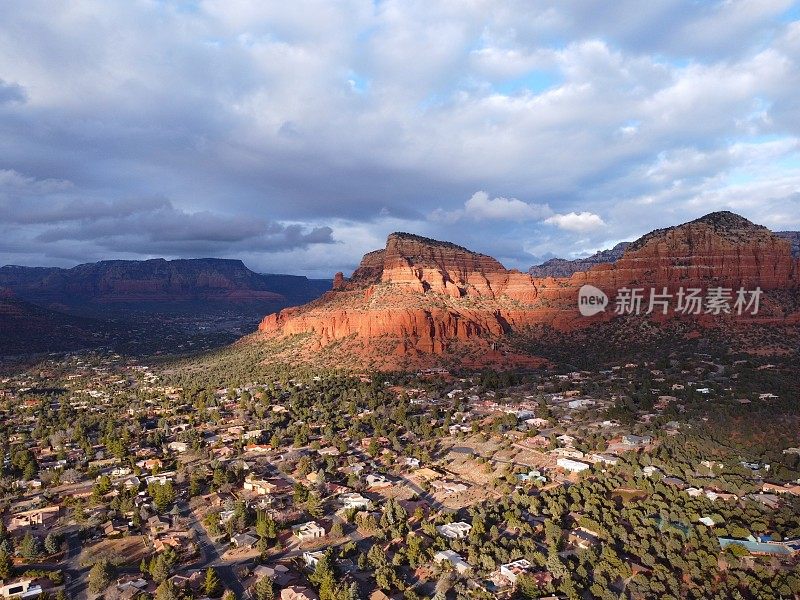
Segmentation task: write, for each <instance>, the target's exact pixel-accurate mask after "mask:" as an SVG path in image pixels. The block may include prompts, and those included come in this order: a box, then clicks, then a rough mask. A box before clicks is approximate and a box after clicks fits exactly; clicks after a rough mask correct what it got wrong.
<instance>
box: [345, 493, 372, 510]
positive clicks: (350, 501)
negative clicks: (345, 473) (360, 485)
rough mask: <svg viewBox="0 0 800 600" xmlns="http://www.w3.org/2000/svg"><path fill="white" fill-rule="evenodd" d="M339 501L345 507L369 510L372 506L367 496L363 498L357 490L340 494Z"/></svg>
mask: <svg viewBox="0 0 800 600" xmlns="http://www.w3.org/2000/svg"><path fill="white" fill-rule="evenodd" d="M339 501H340V502H341V503H342V506H344V507H345V508H346V509H350V508H357V509H360V510H369V509H370V508H371V507H372V503H371V502H370V501H369V498H365V497H364V496H362V495H361V494H359V493H358V492H347V493H345V494H340V495H339Z"/></svg>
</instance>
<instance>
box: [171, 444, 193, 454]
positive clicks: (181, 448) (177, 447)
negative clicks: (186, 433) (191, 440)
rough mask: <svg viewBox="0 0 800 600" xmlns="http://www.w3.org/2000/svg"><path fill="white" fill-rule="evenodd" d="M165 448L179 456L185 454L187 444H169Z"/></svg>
mask: <svg viewBox="0 0 800 600" xmlns="http://www.w3.org/2000/svg"><path fill="white" fill-rule="evenodd" d="M167 448H169V449H170V450H172V451H173V452H177V453H179V454H181V453H183V452H186V451H187V450H188V449H189V444H187V443H186V442H170V443H169V444H168V445H167Z"/></svg>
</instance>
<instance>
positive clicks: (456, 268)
mask: <svg viewBox="0 0 800 600" xmlns="http://www.w3.org/2000/svg"><path fill="white" fill-rule="evenodd" d="M797 274H798V264H797V261H796V260H795V259H794V258H793V257H792V256H791V247H790V244H789V242H788V241H787V240H784V239H780V238H778V237H776V236H775V235H773V234H772V233H771V232H770V231H769V230H767V229H766V228H764V227H760V226H757V225H753V224H752V223H750V222H749V221H747V220H746V219H743V218H742V217H739V216H737V215H733V214H732V213H712V214H711V215H707V216H706V217H703V218H701V219H698V220H696V221H692V222H690V223H686V224H684V225H680V226H677V227H672V228H668V229H664V230H658V231H654V232H652V233H650V234H647V235H645V236H643V237H642V238H640V239H639V240H637V241H635V242H633V243H632V244H630V245H629V246H628V247H627V249H626V251H625V252H624V254H623V255H622V257H621V258H619V260H617V261H616V262H615V263H613V264H599V265H596V266H594V267H593V268H591V269H590V270H588V271H581V272H576V273H574V274H572V275H571V276H569V277H562V278H555V277H544V278H534V277H532V276H531V275H530V274H528V273H520V272H518V271H513V270H507V269H505V268H504V267H503V265H502V264H500V263H499V262H498V261H497V260H495V259H493V258H491V257H490V256H486V255H483V254H479V253H476V252H472V251H470V250H467V249H466V248H462V247H460V246H456V245H454V244H450V243H447V242H439V241H436V240H430V239H427V238H422V237H419V236H415V235H411V234H406V233H395V234H392V235H390V236H389V238H388V240H387V243H386V248H385V249H383V250H377V251H375V252H370V253H369V254H367V255H366V256H365V257H364V260H363V261H362V263H361V265H360V266H359V267H358V268H357V269H356V271H355V272H354V273H353V276H352V277H351V278H350V279H349V280H345V279H344V278H343V277H341V276H337V280H336V284H335V286H334V287H335V289H334V291H333V292H331V293H328V294H326V295H325V296H324V297H323V298H321V299H319V300H317V301H315V302H312V303H311V304H308V305H306V306H302V307H296V308H292V309H287V310H284V311H281V312H280V313H275V314H272V315H268V316H267V317H265V318H264V320H263V321H262V323H261V325H260V327H259V331H260V332H261V335H263V336H266V337H285V336H292V335H295V334H311V335H310V337H309V340H310V341H309V343H310V345H311V346H312V347H313V348H316V349H320V348H324V347H326V346H328V345H329V344H331V343H332V342H339V343H340V344H344V345H345V346H346V345H347V344H351V345H352V346H353V348H355V347H358V348H359V350H358V352H360V353H361V354H364V355H365V357H366V358H369V359H371V360H374V358H375V354H376V352H378V348H379V349H380V350H379V352H380V353H381V354H383V355H384V357H385V356H388V355H391V356H398V357H409V356H412V357H417V358H420V357H421V358H430V357H431V356H436V355H442V354H445V353H447V352H450V351H452V350H453V349H455V348H464V347H469V348H470V349H471V350H472V355H473V356H478V357H480V356H485V357H487V359H489V358H491V359H492V360H496V359H497V358H498V356H497V355H496V354H497V352H498V350H499V351H500V352H501V353H502V352H503V349H504V348H505V340H506V338H507V335H508V334H510V333H519V334H524V333H525V331H526V330H528V329H529V328H530V327H532V326H538V325H547V326H551V327H553V328H556V329H561V330H571V329H575V328H582V327H587V326H590V325H591V324H593V323H596V322H597V321H600V320H609V319H611V318H613V302H614V298H615V294H616V290H618V289H619V288H621V287H626V286H627V287H632V286H638V287H644V288H650V287H655V288H658V289H659V291H661V288H662V287H667V288H668V289H669V290H677V289H678V288H679V287H699V288H702V289H707V288H709V287H714V286H725V287H731V288H734V289H737V288H738V287H740V286H743V287H745V288H748V289H750V288H755V287H756V286H760V287H761V288H762V289H763V290H769V291H775V292H776V293H777V292H780V291H784V290H789V291H790V292H791V293H795V292H796V290H797V287H798V286H797ZM587 283H588V284H592V285H594V286H596V287H598V288H600V289H602V290H604V291H605V292H606V294H607V295H608V296H609V298H610V308H609V309H608V310H607V311H606V312H604V313H601V314H599V315H597V316H596V317H592V318H586V317H581V316H580V313H579V312H578V309H577V294H578V290H579V288H580V287H581V286H582V285H584V284H587ZM776 298H777V299H775V298H772V296H770V295H769V294H767V297H766V298H765V302H764V304H763V306H764V308H763V311H764V312H763V313H762V317H763V318H769V319H772V320H777V321H780V320H787V319H789V320H791V319H797V315H796V314H789V313H790V312H791V311H792V310H793V309H791V307H789V308H787V307H786V306H784V305H783V304H782V303H781V302H782V301H781V299H780V294H778V295H777V296H776ZM642 318H645V317H642ZM344 342H347V344H345V343H344ZM513 354H514V353H513V352H511V351H510V350H508V351H507V354H506V355H505V356H504V357H500V358H501V359H503V358H504V359H507V360H516V359H517V358H518V357H517V356H514V355H513ZM423 362H424V361H423Z"/></svg>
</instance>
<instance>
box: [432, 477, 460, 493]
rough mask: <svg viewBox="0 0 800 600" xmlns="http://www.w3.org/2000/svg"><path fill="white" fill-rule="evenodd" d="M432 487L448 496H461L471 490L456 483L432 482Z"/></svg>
mask: <svg viewBox="0 0 800 600" xmlns="http://www.w3.org/2000/svg"><path fill="white" fill-rule="evenodd" d="M431 487H432V488H433V489H435V490H440V491H443V492H445V493H447V494H459V493H461V492H466V491H467V490H468V489H469V488H468V487H467V486H466V485H464V484H463V483H456V482H455V481H442V480H438V481H431Z"/></svg>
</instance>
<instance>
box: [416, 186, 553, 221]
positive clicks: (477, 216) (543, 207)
mask: <svg viewBox="0 0 800 600" xmlns="http://www.w3.org/2000/svg"><path fill="white" fill-rule="evenodd" d="M551 214H553V211H552V209H551V208H550V207H549V206H548V205H547V204H533V203H528V202H523V201H522V200H517V199H516V198H490V197H489V194H487V193H486V192H484V191H479V192H475V193H474V194H473V195H472V196H471V197H470V198H469V199H468V200H467V201H466V202H465V203H464V208H460V209H456V210H452V211H447V210H444V209H441V208H437V209H436V210H434V211H433V212H432V213H431V218H432V219H433V220H434V221H441V222H444V223H454V222H456V221H459V220H461V219H464V218H468V219H472V220H475V221H484V220H489V221H541V220H542V219H543V218H545V217H547V216H548V215H551Z"/></svg>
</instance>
